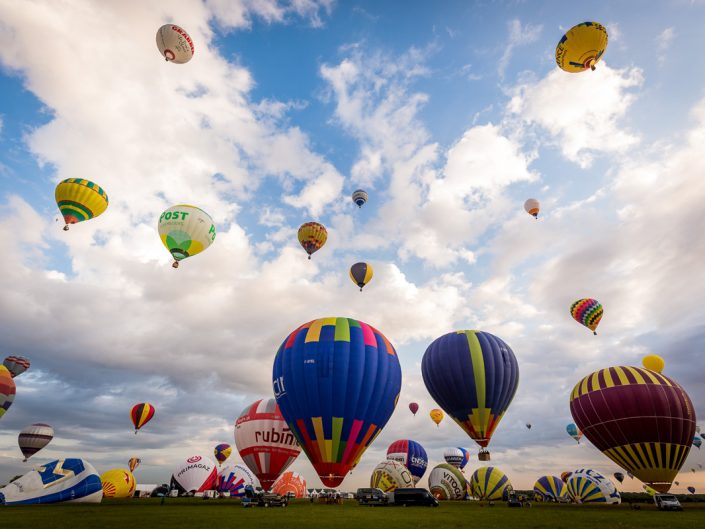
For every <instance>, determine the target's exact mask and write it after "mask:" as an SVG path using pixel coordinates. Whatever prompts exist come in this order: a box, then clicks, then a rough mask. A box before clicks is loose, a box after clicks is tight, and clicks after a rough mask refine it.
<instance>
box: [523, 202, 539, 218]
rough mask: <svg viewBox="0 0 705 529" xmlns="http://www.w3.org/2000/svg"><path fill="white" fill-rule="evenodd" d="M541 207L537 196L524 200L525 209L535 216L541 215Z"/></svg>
mask: <svg viewBox="0 0 705 529" xmlns="http://www.w3.org/2000/svg"><path fill="white" fill-rule="evenodd" d="M540 207H541V206H540V205H539V201H538V200H536V199H535V198H530V199H528V200H527V201H526V202H524V211H526V212H527V213H528V214H529V215H532V216H533V217H534V218H537V217H538V216H539V210H540Z"/></svg>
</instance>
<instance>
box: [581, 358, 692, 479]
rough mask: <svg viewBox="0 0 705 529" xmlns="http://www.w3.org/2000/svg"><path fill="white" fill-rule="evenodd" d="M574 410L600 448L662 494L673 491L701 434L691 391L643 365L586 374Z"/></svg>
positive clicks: (584, 430) (586, 434)
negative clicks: (696, 437) (642, 366)
mask: <svg viewBox="0 0 705 529" xmlns="http://www.w3.org/2000/svg"><path fill="white" fill-rule="evenodd" d="M570 412H571V414H572V415H573V419H574V420H575V422H576V424H577V425H578V427H579V428H580V429H581V430H582V432H583V434H585V437H587V438H588V439H589V440H590V442H592V444H594V445H595V446H596V447H597V449H598V450H600V451H601V452H602V453H603V454H605V455H606V456H607V457H609V458H610V459H611V460H612V461H614V462H615V463H617V464H618V465H619V466H620V467H622V468H623V469H625V470H628V471H629V472H631V473H632V474H633V475H634V476H636V477H637V478H639V479H640V480H641V481H642V482H644V483H646V484H647V485H649V486H651V487H652V488H654V489H656V490H657V491H659V492H668V489H669V488H670V487H671V483H672V482H673V480H674V479H675V477H676V474H677V473H678V471H679V470H680V468H681V467H682V466H683V463H684V462H685V459H686V457H687V456H688V452H689V451H690V445H691V443H692V440H693V435H694V434H695V414H694V411H693V403H692V402H691V401H690V397H688V394H687V393H686V392H685V390H684V389H683V388H682V387H681V386H680V385H678V384H677V383H676V382H675V381H673V380H671V379H670V378H668V377H666V376H664V375H661V374H659V373H656V372H654V371H649V370H648V369H642V368H639V367H628V366H616V367H609V368H606V369H601V370H599V371H595V372H594V373H591V374H590V375H588V376H586V377H585V378H583V379H582V380H581V381H580V382H578V383H577V384H576V386H575V388H574V389H573V392H572V394H571V397H570Z"/></svg>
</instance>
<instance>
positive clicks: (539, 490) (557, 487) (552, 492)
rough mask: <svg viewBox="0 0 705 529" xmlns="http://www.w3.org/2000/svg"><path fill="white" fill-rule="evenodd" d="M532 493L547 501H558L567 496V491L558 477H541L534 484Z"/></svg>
mask: <svg viewBox="0 0 705 529" xmlns="http://www.w3.org/2000/svg"><path fill="white" fill-rule="evenodd" d="M534 492H535V493H536V494H539V495H540V496H541V497H542V498H543V499H544V500H548V501H558V500H560V499H562V498H566V497H567V496H568V489H567V487H566V486H565V483H564V482H563V480H562V479H561V478H559V477H558V476H541V477H540V478H539V479H537V480H536V483H534Z"/></svg>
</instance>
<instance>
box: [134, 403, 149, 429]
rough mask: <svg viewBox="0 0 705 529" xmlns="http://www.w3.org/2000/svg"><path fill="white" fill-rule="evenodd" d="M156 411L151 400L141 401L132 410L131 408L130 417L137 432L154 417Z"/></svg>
mask: <svg viewBox="0 0 705 529" xmlns="http://www.w3.org/2000/svg"><path fill="white" fill-rule="evenodd" d="M154 412H155V409H154V406H152V405H151V404H150V403H149V402H140V403H139V404H135V405H134V406H132V410H130V418H131V419H132V424H133V425H134V426H135V433H137V430H139V429H140V428H142V427H143V426H144V425H145V424H147V423H148V422H149V421H151V420H152V417H154Z"/></svg>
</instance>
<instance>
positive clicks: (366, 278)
mask: <svg viewBox="0 0 705 529" xmlns="http://www.w3.org/2000/svg"><path fill="white" fill-rule="evenodd" d="M373 273H374V272H373V270H372V265H371V264H369V263H355V264H354V265H352V266H351V267H350V279H352V282H353V283H355V284H356V285H357V286H359V287H360V292H362V287H364V286H365V285H366V284H367V283H369V282H370V281H371V280H372V274H373Z"/></svg>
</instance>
